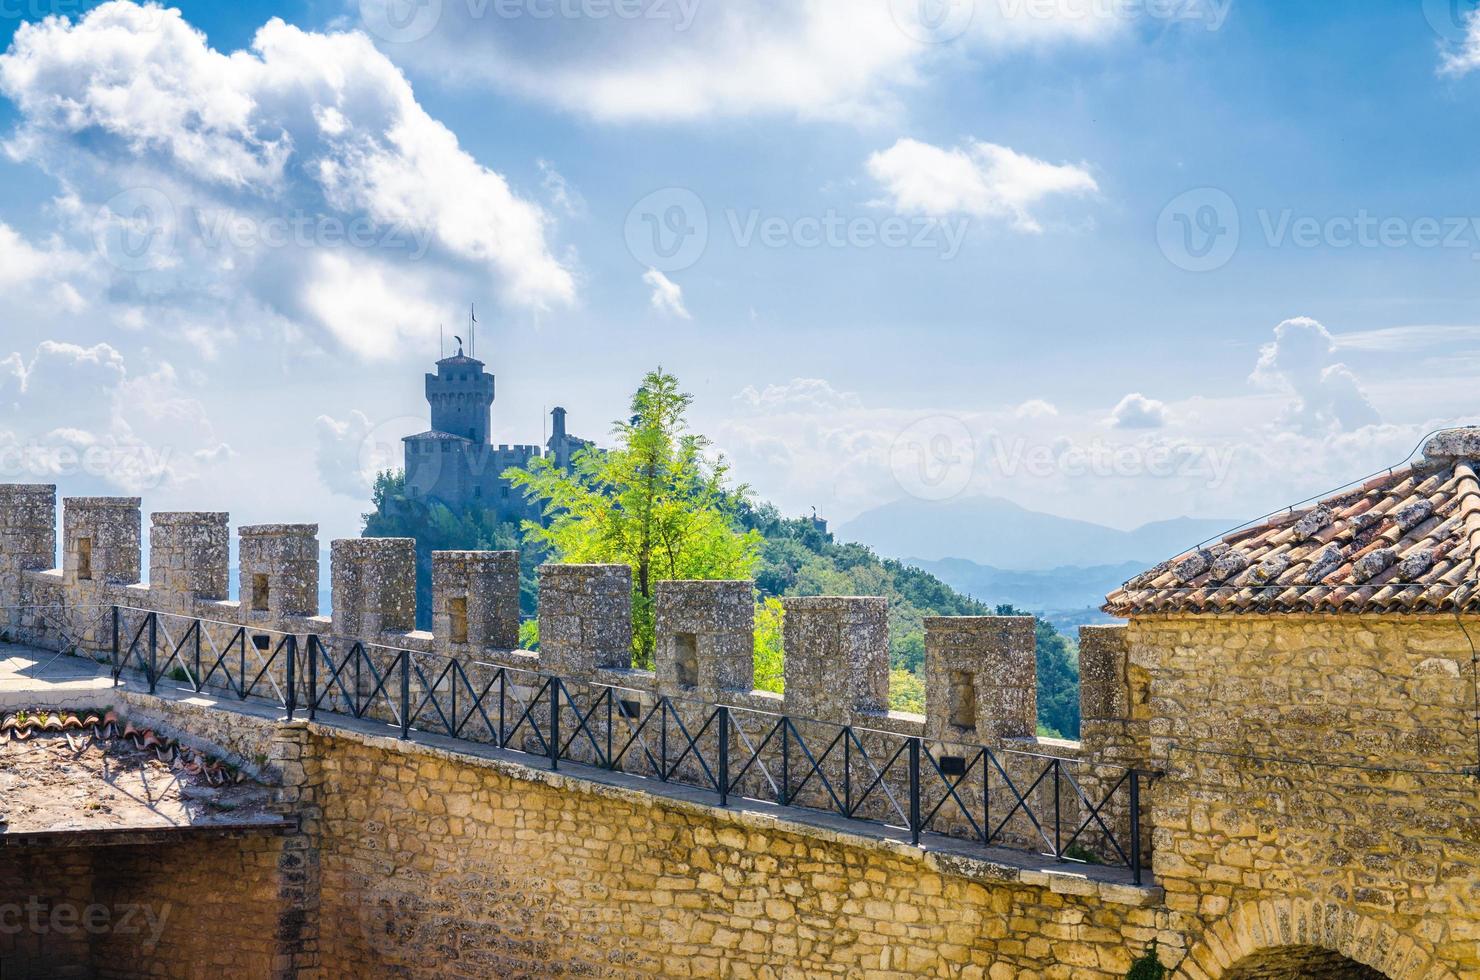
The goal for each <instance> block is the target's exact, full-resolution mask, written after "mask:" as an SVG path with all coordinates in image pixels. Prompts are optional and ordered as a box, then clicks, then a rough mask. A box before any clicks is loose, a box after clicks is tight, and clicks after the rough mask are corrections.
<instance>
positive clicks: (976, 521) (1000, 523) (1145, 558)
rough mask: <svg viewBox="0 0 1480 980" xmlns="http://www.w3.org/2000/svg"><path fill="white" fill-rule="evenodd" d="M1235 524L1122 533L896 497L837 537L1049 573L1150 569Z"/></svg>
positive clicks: (969, 504) (969, 503)
mask: <svg viewBox="0 0 1480 980" xmlns="http://www.w3.org/2000/svg"><path fill="white" fill-rule="evenodd" d="M1237 523H1238V522H1236V521H1225V520H1199V519H1196V518H1191V517H1179V518H1176V519H1174V520H1170V521H1156V522H1154V523H1151V524H1144V525H1142V526H1141V527H1138V528H1136V529H1135V530H1134V531H1121V530H1118V529H1116V528H1113V527H1105V526H1104V525H1102V524H1093V523H1091V522H1089V521H1079V520H1073V519H1071V518H1067V517H1055V516H1053V515H1052V514H1041V513H1039V512H1037V511H1032V510H1028V509H1027V508H1026V507H1020V506H1018V505H1017V504H1015V503H1013V502H1012V501H1010V500H1004V499H1002V498H1001V497H961V498H957V499H954V500H940V501H929V500H914V499H909V500H896V501H894V502H893V503H889V504H885V505H884V506H882V507H875V508H874V509H873V510H869V511H865V512H863V513H862V514H859V515H858V516H857V517H855V518H854V519H853V520H851V521H848V522H846V523H845V524H842V525H840V526H839V527H837V528H835V532H836V534H837V538H838V540H839V541H857V542H860V543H861V544H866V545H868V546H870V547H871V548H873V549H874V550H875V551H877V552H879V553H880V554H881V555H887V556H889V557H893V558H903V557H906V556H911V555H912V556H914V557H916V558H920V559H924V560H926V561H939V560H940V559H943V558H965V559H967V560H969V561H973V562H976V563H978V564H982V565H991V566H993V567H995V568H1010V569H1028V570H1038V571H1050V570H1052V569H1058V568H1063V567H1064V566H1075V567H1078V568H1092V567H1094V566H1096V565H1120V564H1124V563H1127V562H1140V563H1141V564H1143V565H1152V564H1155V563H1156V562H1159V561H1163V560H1165V559H1167V558H1172V557H1175V556H1176V555H1178V554H1181V553H1182V552H1183V551H1185V550H1186V549H1188V548H1190V547H1192V546H1193V545H1195V544H1198V543H1199V542H1201V541H1203V540H1205V539H1207V538H1211V537H1217V536H1219V535H1221V534H1222V533H1223V532H1225V531H1227V530H1229V529H1230V528H1232V527H1234V526H1235V525H1236V524H1237Z"/></svg>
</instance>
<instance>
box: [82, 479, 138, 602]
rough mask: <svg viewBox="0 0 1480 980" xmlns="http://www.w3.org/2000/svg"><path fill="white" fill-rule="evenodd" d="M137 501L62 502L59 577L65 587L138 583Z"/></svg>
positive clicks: (122, 499) (129, 498) (91, 499)
mask: <svg viewBox="0 0 1480 980" xmlns="http://www.w3.org/2000/svg"><path fill="white" fill-rule="evenodd" d="M141 503H142V502H141V501H140V499H139V498H138V497H67V498H66V499H64V500H63V501H62V573H63V576H64V578H65V579H66V581H67V584H68V585H77V584H78V583H92V586H91V587H93V588H96V587H97V586H101V585H105V584H123V585H130V584H132V583H134V582H137V581H139V572H140V553H141V551H142V536H143V522H142V517H141V514H140V509H139V508H140V504H141Z"/></svg>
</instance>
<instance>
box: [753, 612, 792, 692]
mask: <svg viewBox="0 0 1480 980" xmlns="http://www.w3.org/2000/svg"><path fill="white" fill-rule="evenodd" d="M785 616H786V613H785V610H784V609H782V607H781V600H780V599H777V598H774V597H772V598H770V599H763V600H761V601H760V602H758V603H756V607H755V686H756V689H757V690H761V691H770V692H771V693H772V694H780V693H781V692H782V690H783V684H784V680H785V655H784V653H783V650H782V626H783V623H784V622H785Z"/></svg>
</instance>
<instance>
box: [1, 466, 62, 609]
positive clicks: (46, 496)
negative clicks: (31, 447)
mask: <svg viewBox="0 0 1480 980" xmlns="http://www.w3.org/2000/svg"><path fill="white" fill-rule="evenodd" d="M56 505H57V495H56V487H52V486H28V485H16V484H0V625H5V624H12V623H16V622H19V620H20V616H19V611H18V610H17V609H16V607H17V606H19V605H20V604H21V602H22V595H23V589H22V578H23V573H24V572H27V571H38V570H42V569H48V568H51V566H52V565H53V564H54V563H55V562H56V550H57V531H56V524H57V518H56Z"/></svg>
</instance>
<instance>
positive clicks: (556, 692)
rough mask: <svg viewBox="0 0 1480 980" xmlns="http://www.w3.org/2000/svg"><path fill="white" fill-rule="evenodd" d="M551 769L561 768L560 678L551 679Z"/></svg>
mask: <svg viewBox="0 0 1480 980" xmlns="http://www.w3.org/2000/svg"><path fill="white" fill-rule="evenodd" d="M550 768H551V769H559V768H560V678H559V677H551V678H550Z"/></svg>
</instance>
